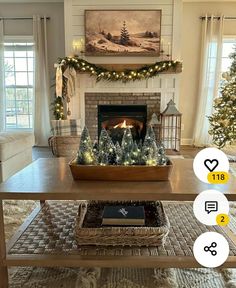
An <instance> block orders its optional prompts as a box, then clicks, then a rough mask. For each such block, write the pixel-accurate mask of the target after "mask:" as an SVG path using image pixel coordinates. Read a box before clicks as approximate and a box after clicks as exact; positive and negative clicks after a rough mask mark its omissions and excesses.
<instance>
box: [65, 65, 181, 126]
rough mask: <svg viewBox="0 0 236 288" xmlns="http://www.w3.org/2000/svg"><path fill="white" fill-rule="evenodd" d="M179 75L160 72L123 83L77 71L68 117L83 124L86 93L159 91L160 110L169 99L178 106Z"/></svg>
mask: <svg viewBox="0 0 236 288" xmlns="http://www.w3.org/2000/svg"><path fill="white" fill-rule="evenodd" d="M122 65H123V64H122ZM123 67H124V66H123ZM129 67H130V65H129ZM180 75H181V74H180V73H173V74H171V73H168V74H167V73H162V74H161V73H160V74H159V75H158V76H156V77H153V78H149V79H144V80H140V81H130V82H127V83H123V82H121V81H116V82H109V81H103V80H101V81H99V82H97V81H96V78H95V77H91V76H90V75H89V74H87V73H78V74H77V83H76V95H75V96H74V97H72V98H71V103H70V110H71V116H70V117H71V118H72V119H81V125H82V126H84V125H85V94H86V93H150V94H151V93H160V94H161V103H160V111H163V110H164V109H165V107H166V105H167V103H168V102H169V101H170V100H171V99H173V100H174V102H175V103H176V105H177V107H178V102H179V90H180V77H181V76H180ZM105 100H106V99H104V104H105ZM134 104H139V103H134Z"/></svg>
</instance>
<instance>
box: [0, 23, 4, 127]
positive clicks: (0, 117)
mask: <svg viewBox="0 0 236 288" xmlns="http://www.w3.org/2000/svg"><path fill="white" fill-rule="evenodd" d="M3 38H4V20H3V19H0V132H1V131H3V130H4V127H5V124H4V111H3V109H4V78H3V69H4V39H3Z"/></svg>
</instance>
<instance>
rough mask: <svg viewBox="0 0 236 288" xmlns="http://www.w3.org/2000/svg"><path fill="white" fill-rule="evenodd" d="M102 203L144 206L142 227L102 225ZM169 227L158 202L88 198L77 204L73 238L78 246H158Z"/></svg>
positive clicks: (162, 242)
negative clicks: (91, 199)
mask: <svg viewBox="0 0 236 288" xmlns="http://www.w3.org/2000/svg"><path fill="white" fill-rule="evenodd" d="M105 205H122V206H123V205H124V206H125V205H126V206H130V205H134V206H144V210H145V226H143V227H130V226H129V227H124V226H123V227H117V226H114V227H108V226H102V213H103V209H104V206H105ZM169 228H170V224H169V220H168V218H167V216H166V214H165V211H164V209H163V206H162V204H161V202H153V201H135V202H134V201H116V202H114V201H112V202H110V201H102V202H101V201H89V202H84V203H83V204H81V205H80V206H79V211H78V217H77V220H76V226H75V238H76V240H77V243H78V244H79V245H102V246H108V245H119V246H120V245H121V246H127V245H128V246H161V245H163V244H164V243H165V240H166V236H167V235H168V232H169Z"/></svg>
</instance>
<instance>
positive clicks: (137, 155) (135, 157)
mask: <svg viewBox="0 0 236 288" xmlns="http://www.w3.org/2000/svg"><path fill="white" fill-rule="evenodd" d="M141 152H142V150H141V149H140V148H139V146H138V144H137V143H136V142H134V145H133V149H132V152H131V158H132V164H133V165H140V164H141V156H142V153H141Z"/></svg>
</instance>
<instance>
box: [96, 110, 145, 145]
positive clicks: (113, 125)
mask: <svg viewBox="0 0 236 288" xmlns="http://www.w3.org/2000/svg"><path fill="white" fill-rule="evenodd" d="M146 123H147V105H98V135H100V132H101V129H102V128H105V129H106V130H107V131H108V133H109V135H110V136H111V138H112V140H113V142H114V143H116V142H117V141H118V142H119V143H121V141H122V137H123V134H124V130H125V128H127V127H129V128H130V129H131V132H132V135H133V138H134V140H136V141H139V140H140V139H142V140H143V139H144V137H145V134H146Z"/></svg>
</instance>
